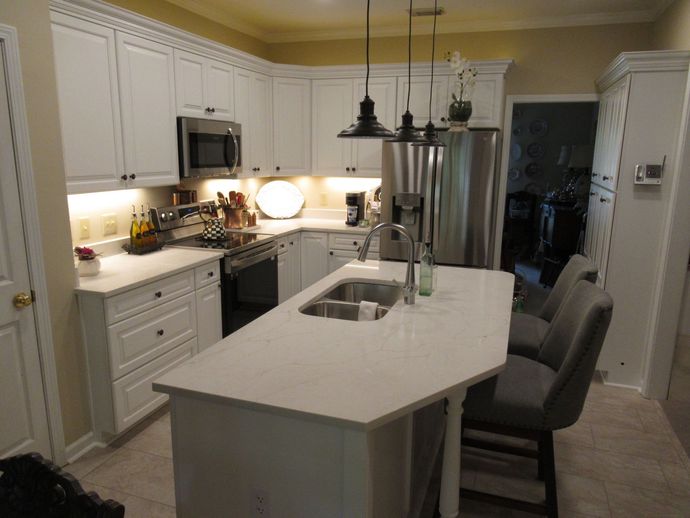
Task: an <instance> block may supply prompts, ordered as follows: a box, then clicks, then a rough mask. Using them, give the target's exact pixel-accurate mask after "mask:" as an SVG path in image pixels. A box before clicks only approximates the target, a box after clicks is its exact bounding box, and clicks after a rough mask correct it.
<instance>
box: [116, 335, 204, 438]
mask: <svg viewBox="0 0 690 518" xmlns="http://www.w3.org/2000/svg"><path fill="white" fill-rule="evenodd" d="M195 350H196V338H193V339H191V340H189V341H188V342H185V343H184V344H183V345H180V346H179V347H177V348H176V349H173V350H172V351H169V352H167V353H166V354H164V355H163V356H161V357H160V358H157V359H155V360H153V361H152V362H150V363H147V364H146V365H145V366H143V367H141V368H140V369H137V370H135V371H134V372H132V373H130V374H128V375H127V376H125V377H123V378H121V379H119V380H117V381H116V382H115V383H113V410H114V413H115V431H114V433H120V432H122V431H123V430H126V429H127V428H129V427H130V426H132V425H133V424H135V423H137V422H139V421H140V420H141V419H142V418H143V417H146V416H147V415H148V414H150V413H151V412H153V411H154V410H155V409H156V408H158V407H159V406H161V405H162V404H163V403H165V402H166V401H167V400H168V395H167V394H161V393H158V392H154V391H153V388H152V383H153V381H154V380H155V379H156V378H159V377H160V376H162V375H163V374H165V373H166V372H168V371H170V370H172V369H174V368H175V367H177V366H178V365H180V364H181V363H183V362H184V361H186V360H188V359H189V358H191V357H192V355H193V354H194V351H195Z"/></svg>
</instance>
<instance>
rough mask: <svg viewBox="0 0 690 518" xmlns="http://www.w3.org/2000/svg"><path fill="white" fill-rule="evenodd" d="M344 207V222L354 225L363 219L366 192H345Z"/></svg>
mask: <svg viewBox="0 0 690 518" xmlns="http://www.w3.org/2000/svg"><path fill="white" fill-rule="evenodd" d="M345 207H346V209H347V217H346V219H345V224H346V225H349V226H351V227H356V226H357V224H358V222H359V221H360V220H362V219H364V211H365V209H366V193H365V192H364V191H362V192H347V193H345Z"/></svg>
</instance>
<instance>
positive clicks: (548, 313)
mask: <svg viewBox="0 0 690 518" xmlns="http://www.w3.org/2000/svg"><path fill="white" fill-rule="evenodd" d="M597 272H598V270H597V268H596V266H594V265H593V264H592V263H590V262H589V261H588V260H587V258H585V257H583V256H581V255H579V254H575V255H574V256H572V257H571V258H570V260H569V261H568V263H567V264H566V265H565V268H563V271H562V272H561V274H560V275H559V276H558V280H557V281H556V284H555V285H554V286H553V289H552V290H551V293H549V296H548V297H547V299H546V302H544V305H543V306H542V307H541V309H540V310H539V313H538V314H537V315H528V314H526V313H513V315H512V316H511V319H510V334H509V336H508V354H518V355H520V356H525V357H526V358H531V359H535V358H536V357H537V356H538V355H539V349H540V348H541V346H542V344H543V343H544V339H545V338H546V334H547V333H548V331H549V326H550V325H551V321H552V320H553V319H554V317H555V316H556V312H557V311H558V308H560V307H561V304H562V303H563V301H564V300H565V297H566V295H567V294H568V292H569V291H570V290H571V289H572V288H573V286H575V284H577V282H578V281H581V280H586V281H589V282H596V280H597Z"/></svg>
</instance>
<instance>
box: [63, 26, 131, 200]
mask: <svg viewBox="0 0 690 518" xmlns="http://www.w3.org/2000/svg"><path fill="white" fill-rule="evenodd" d="M51 20H52V30H53V50H54V56H55V73H56V79H57V93H58V107H59V110H60V129H61V133H62V150H63V158H64V166H65V175H66V179H67V193H68V194H74V193H81V192H91V191H106V190H112V189H121V188H122V187H124V186H125V185H126V177H124V178H123V176H124V174H125V172H124V160H123V150H122V127H121V122H120V99H119V94H118V85H117V59H116V57H115V31H113V30H112V29H108V28H106V27H103V26H101V25H96V24H94V23H90V22H86V21H83V20H79V19H76V18H72V17H69V16H64V15H62V14H60V13H51Z"/></svg>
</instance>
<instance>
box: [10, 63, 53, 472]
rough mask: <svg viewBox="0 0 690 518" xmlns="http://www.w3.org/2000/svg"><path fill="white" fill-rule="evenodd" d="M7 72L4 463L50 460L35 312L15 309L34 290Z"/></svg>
mask: <svg viewBox="0 0 690 518" xmlns="http://www.w3.org/2000/svg"><path fill="white" fill-rule="evenodd" d="M4 69H5V63H4V61H3V56H2V53H1V52H0V157H2V160H1V161H0V458H1V457H7V456H11V455H14V454H16V453H20V452H28V451H38V452H39V453H41V454H42V455H43V456H45V457H48V458H50V457H52V454H51V450H50V438H49V435H48V417H47V414H46V405H45V399H44V396H43V381H42V380H43V378H42V374H41V364H40V360H39V356H38V342H37V339H36V327H35V322H34V314H33V308H32V307H31V306H30V305H28V306H27V307H22V308H16V307H15V305H14V303H13V302H14V299H15V297H16V296H17V295H19V294H26V295H28V296H29V297H30V294H31V286H30V284H29V268H28V266H27V258H26V245H25V243H24V229H23V226H22V221H21V217H20V214H21V210H20V206H19V189H18V186H17V172H16V169H15V166H14V163H15V162H14V147H13V143H12V142H13V140H12V128H11V125H10V117H9V108H8V103H7V89H6V83H5V74H4ZM30 303H31V302H30V298H29V300H28V301H27V304H30Z"/></svg>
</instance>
